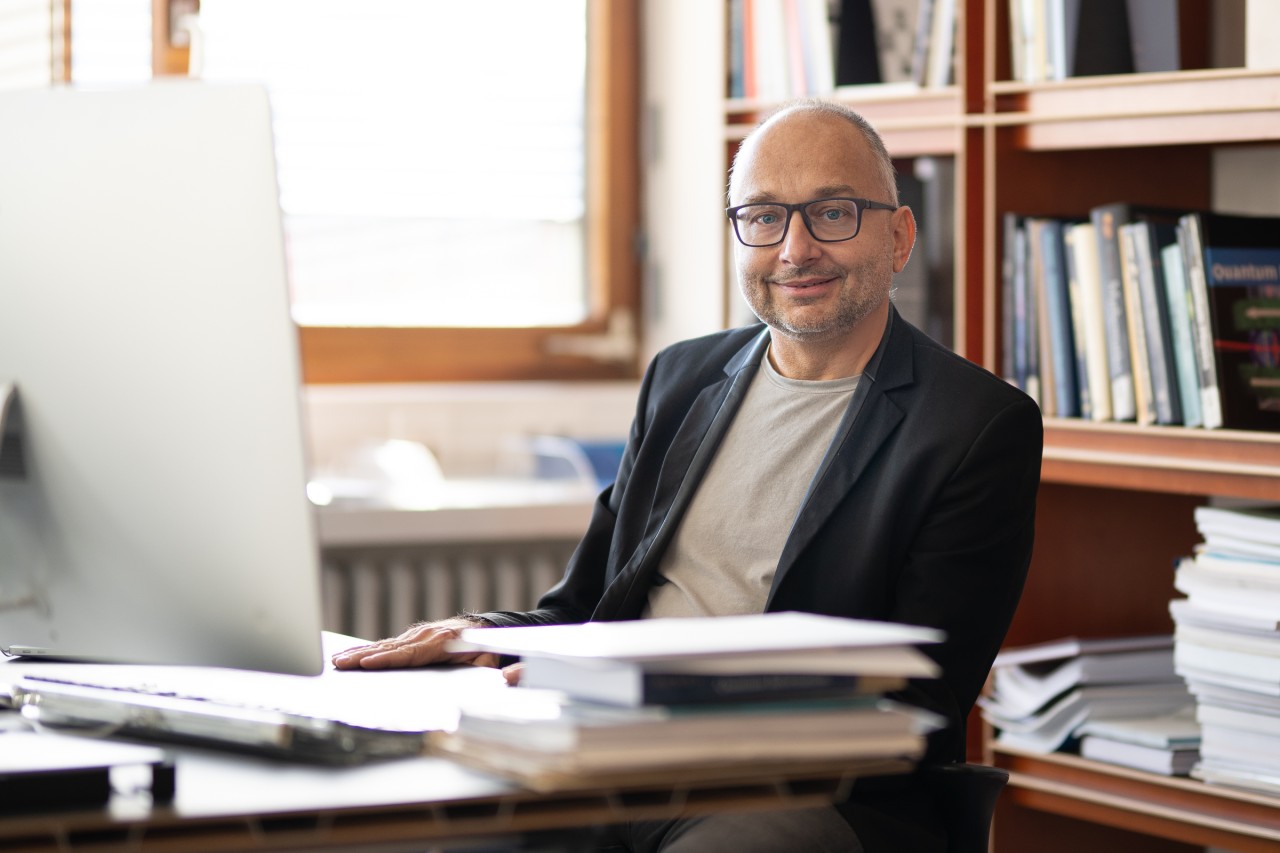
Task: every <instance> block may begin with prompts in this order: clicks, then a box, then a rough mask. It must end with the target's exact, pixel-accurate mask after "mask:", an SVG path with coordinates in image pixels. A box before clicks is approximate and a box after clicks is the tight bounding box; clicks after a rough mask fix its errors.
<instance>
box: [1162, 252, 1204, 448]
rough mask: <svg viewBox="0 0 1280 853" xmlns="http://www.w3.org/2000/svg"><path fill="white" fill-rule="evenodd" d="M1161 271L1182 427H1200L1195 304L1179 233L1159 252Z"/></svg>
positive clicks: (1201, 420)
mask: <svg viewBox="0 0 1280 853" xmlns="http://www.w3.org/2000/svg"><path fill="white" fill-rule="evenodd" d="M1160 267H1161V270H1162V271H1163V272H1164V298H1165V304H1166V305H1167V306H1168V309H1169V333H1170V341H1171V344H1172V349H1173V361H1174V372H1175V373H1176V374H1177V377H1178V381H1177V386H1178V399H1179V401H1180V402H1181V404H1182V423H1183V424H1184V425H1185V426H1189V427H1198V426H1201V425H1202V424H1203V423H1204V419H1203V418H1202V417H1201V414H1200V366H1199V362H1198V360H1197V358H1196V342H1195V332H1194V329H1195V319H1194V315H1193V311H1194V304H1193V303H1192V301H1191V291H1190V290H1189V289H1188V287H1187V274H1186V267H1185V265H1184V264H1183V262H1182V249H1181V247H1180V246H1179V245H1178V237H1177V234H1176V233H1175V234H1174V240H1173V243H1172V244H1171V245H1166V246H1164V247H1163V248H1162V249H1161V250H1160Z"/></svg>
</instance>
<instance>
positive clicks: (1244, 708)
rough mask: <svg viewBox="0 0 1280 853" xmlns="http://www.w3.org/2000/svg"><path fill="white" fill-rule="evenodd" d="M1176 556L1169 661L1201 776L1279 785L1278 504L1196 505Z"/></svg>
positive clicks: (1270, 787) (1271, 787)
mask: <svg viewBox="0 0 1280 853" xmlns="http://www.w3.org/2000/svg"><path fill="white" fill-rule="evenodd" d="M1195 518H1196V526H1197V528H1198V529H1199V531H1200V534H1201V536H1202V537H1203V540H1204V541H1203V542H1202V543H1201V544H1200V545H1199V546H1198V547H1197V549H1196V553H1195V555H1194V556H1192V557H1188V558H1186V559H1184V560H1182V561H1180V562H1179V564H1178V567H1177V571H1176V574H1175V577H1174V586H1175V587H1176V588H1177V589H1178V591H1179V592H1182V593H1184V594H1185V595H1186V596H1187V597H1186V598H1183V599H1175V600H1173V601H1172V602H1170V605H1169V609H1170V612H1171V613H1172V614H1173V620H1174V624H1175V626H1176V627H1175V631H1174V640H1175V642H1174V660H1175V663H1176V666H1177V670H1178V673H1179V674H1180V675H1182V677H1183V678H1185V679H1186V682H1187V686H1188V687H1189V688H1190V690H1191V692H1192V694H1193V695H1194V696H1195V700H1196V719H1197V720H1198V721H1199V723H1200V729H1201V746H1200V762H1199V764H1197V765H1196V767H1195V768H1194V769H1193V770H1192V773H1191V775H1193V776H1195V777H1197V778H1200V779H1203V780H1204V781H1207V782H1220V783H1223V784H1228V785H1234V786H1237V787H1245V788H1252V789H1255V790H1262V791H1267V792H1269V793H1280V507H1270V508H1254V509H1226V508H1219V507H1208V506H1204V507H1197V509H1196V513H1195Z"/></svg>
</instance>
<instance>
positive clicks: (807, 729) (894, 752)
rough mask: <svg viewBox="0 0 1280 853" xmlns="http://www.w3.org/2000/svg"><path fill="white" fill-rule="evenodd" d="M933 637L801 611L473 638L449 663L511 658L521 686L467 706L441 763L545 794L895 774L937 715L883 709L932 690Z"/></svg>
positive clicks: (443, 741)
mask: <svg viewBox="0 0 1280 853" xmlns="http://www.w3.org/2000/svg"><path fill="white" fill-rule="evenodd" d="M940 639H941V635H940V634H939V632H937V631H934V630H931V629H924V628H915V627H910V626H903V625H896V624H888V623H881V622H867V621H862V620H852V619H841V618H836V617H829V616H818V615H813V614H803V613H767V614H758V615H751V616H729V617H718V618H692V619H650V620H639V621H629V622H593V623H587V624H585V625H546V626H531V627H515V628H476V629H468V630H466V631H464V632H463V633H462V636H461V638H460V639H459V640H458V641H456V642H455V646H454V648H455V649H456V650H459V651H461V650H474V651H488V652H496V653H499V654H503V655H515V656H519V657H520V658H521V660H522V662H523V664H524V668H523V671H522V674H521V680H520V687H518V688H514V689H512V690H510V691H506V692H505V694H502V695H499V696H496V697H484V698H483V699H482V700H480V701H474V702H468V703H465V704H463V706H462V708H461V713H460V715H459V719H458V725H457V728H456V730H454V731H451V732H447V733H440V734H439V735H437V736H436V738H435V743H434V745H435V747H436V748H437V750H438V751H439V752H441V753H443V754H447V755H449V756H451V757H454V758H456V759H458V760H461V761H463V762H466V763H470V764H473V765H476V766H479V767H482V768H484V769H486V770H490V771H494V772H497V773H500V774H502V775H505V776H508V777H511V778H514V779H516V780H517V781H519V782H521V783H522V784H525V785H527V786H529V787H532V788H536V789H550V788H557V787H565V786H579V785H582V784H584V783H587V784H590V783H595V784H607V783H608V782H609V781H610V780H614V779H619V780H621V779H625V780H628V781H637V780H639V779H643V778H649V777H652V778H654V779H655V780H668V781H669V780H670V779H673V778H680V779H687V780H694V779H697V780H708V779H724V778H736V777H738V776H742V775H752V774H758V773H759V772H760V771H761V770H765V771H766V772H767V771H768V770H769V768H777V769H782V770H785V771H786V772H796V771H798V770H806V769H809V768H813V769H815V770H817V769H822V768H827V769H830V768H831V767H833V766H841V767H847V768H848V769H850V770H859V771H862V772H877V773H879V772H901V771H904V770H907V769H909V768H910V766H911V763H912V762H913V761H914V760H916V759H918V758H919V757H920V755H921V754H922V753H923V751H924V745H925V736H926V735H927V734H928V733H929V732H930V731H934V730H936V729H937V728H938V727H939V726H940V725H942V720H941V719H940V718H939V717H937V715H934V714H931V713H928V712H925V711H923V710H921V709H917V708H913V707H909V706H906V705H903V704H901V703H897V702H893V701H891V700H888V699H886V697H885V694H886V693H887V692H889V691H892V690H895V689H899V688H901V687H903V686H905V684H906V683H907V680H908V679H913V678H933V677H936V676H937V674H938V672H937V665H936V664H935V663H934V662H933V661H932V660H931V659H930V658H928V657H927V656H926V655H924V654H923V653H922V652H921V651H920V650H919V648H918V646H919V645H921V644H927V643H933V642H937V641H938V640H940Z"/></svg>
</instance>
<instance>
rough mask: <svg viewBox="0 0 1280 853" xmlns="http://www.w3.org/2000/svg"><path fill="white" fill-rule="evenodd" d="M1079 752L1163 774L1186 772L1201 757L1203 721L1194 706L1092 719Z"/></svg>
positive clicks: (1082, 735) (1084, 730)
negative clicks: (1129, 716)
mask: <svg viewBox="0 0 1280 853" xmlns="http://www.w3.org/2000/svg"><path fill="white" fill-rule="evenodd" d="M1079 735H1080V754H1081V755H1082V756H1084V757H1085V758H1091V759H1093V760H1094V761H1105V762H1107V763H1109V764H1121V765H1124V766H1125V767H1132V768H1134V769H1136V770H1146V771H1147V772H1149V773H1159V774H1161V775H1163V776H1186V775H1188V774H1189V773H1190V772H1191V769H1192V768H1193V767H1195V764H1196V762H1197V761H1198V760H1199V758H1200V724H1199V723H1197V722H1196V718H1195V711H1194V708H1193V707H1192V706H1187V707H1184V708H1181V709H1179V710H1178V711H1176V712H1174V713H1172V714H1157V715H1154V716H1150V717H1137V718H1135V719H1131V720H1089V721H1087V722H1085V724H1084V725H1082V726H1081V727H1080V730H1079Z"/></svg>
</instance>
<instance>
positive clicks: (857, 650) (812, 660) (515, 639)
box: [449, 612, 942, 678]
mask: <svg viewBox="0 0 1280 853" xmlns="http://www.w3.org/2000/svg"><path fill="white" fill-rule="evenodd" d="M941 639H942V633H941V632H940V631H937V630H935V629H931V628H922V627H916V626H911V625H899V624H896V623H890V622H875V621H871V620H864V619H845V618H841V617H837V616H823V615H820V614H815V613H796V612H782V613H755V614H749V615H745V616H716V617H691V618H682V619H675V618H668V619H637V620H631V621H623V622H587V623H584V624H581V625H529V626H518V627H507V628H466V629H464V630H463V631H462V632H461V635H460V636H459V638H458V639H457V640H454V641H452V642H451V643H450V645H449V649H450V650H451V651H484V652H496V653H498V654H504V655H518V656H521V657H525V658H528V657H534V656H551V657H557V658H561V659H565V660H584V661H590V660H597V661H605V660H611V661H631V662H643V663H650V664H658V663H660V664H661V666H662V668H663V670H664V671H667V672H715V673H735V672H737V673H761V672H809V673H815V672H816V673H827V674H851V675H901V676H904V677H908V678H927V677H934V676H936V675H937V665H936V664H934V663H933V661H932V660H930V659H929V658H928V657H926V656H925V655H924V654H923V653H921V652H920V651H919V649H917V648H916V646H917V645H921V644H930V643H936V642H939V641H940V640H941Z"/></svg>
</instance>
